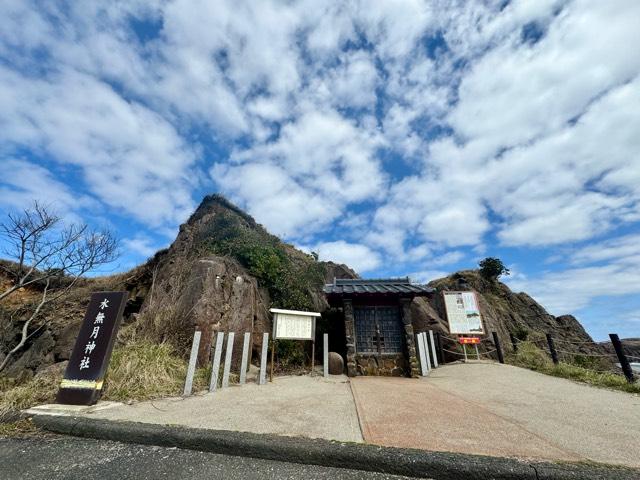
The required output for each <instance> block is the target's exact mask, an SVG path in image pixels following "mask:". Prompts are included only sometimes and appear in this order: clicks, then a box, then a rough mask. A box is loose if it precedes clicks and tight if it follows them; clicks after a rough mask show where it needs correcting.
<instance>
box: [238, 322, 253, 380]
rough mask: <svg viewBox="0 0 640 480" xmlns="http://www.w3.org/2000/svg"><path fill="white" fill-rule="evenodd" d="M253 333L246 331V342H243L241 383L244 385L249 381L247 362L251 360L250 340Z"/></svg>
mask: <svg viewBox="0 0 640 480" xmlns="http://www.w3.org/2000/svg"><path fill="white" fill-rule="evenodd" d="M250 339H251V334H250V333H249V332H246V333H245V334H244V342H243V344H242V362H241V363H240V385H244V384H245V382H246V381H247V362H248V360H249V340H250Z"/></svg>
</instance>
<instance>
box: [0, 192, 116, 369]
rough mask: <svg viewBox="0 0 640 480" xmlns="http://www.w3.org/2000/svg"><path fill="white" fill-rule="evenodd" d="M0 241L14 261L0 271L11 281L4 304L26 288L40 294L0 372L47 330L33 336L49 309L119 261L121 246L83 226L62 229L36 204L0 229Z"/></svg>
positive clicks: (0, 294)
mask: <svg viewBox="0 0 640 480" xmlns="http://www.w3.org/2000/svg"><path fill="white" fill-rule="evenodd" d="M0 239H2V240H3V241H2V243H0V245H3V247H4V249H3V253H4V255H7V256H8V259H9V260H10V261H9V262H0V270H3V271H4V273H5V275H6V276H8V277H9V279H10V283H9V285H8V286H7V287H5V288H4V289H3V290H0V302H2V300H4V299H5V298H7V297H8V296H10V295H11V294H13V293H15V292H17V291H19V290H21V289H23V288H25V287H28V286H31V287H34V288H37V289H38V290H40V291H41V294H40V295H39V297H38V298H39V300H38V301H37V303H35V304H34V306H33V307H32V308H31V309H29V310H27V312H28V313H27V315H28V317H27V319H26V321H25V323H24V324H23V325H22V333H21V335H20V340H19V341H18V343H17V345H15V346H14V347H13V348H10V349H9V351H8V352H7V353H6V356H5V357H4V359H3V360H2V362H1V363H0V372H1V371H2V370H4V368H5V367H6V366H7V365H8V364H9V361H10V360H11V358H12V356H13V355H14V354H15V353H16V352H17V351H18V350H20V349H21V348H22V347H23V346H24V345H25V344H26V342H27V341H28V340H29V339H30V338H31V337H33V336H34V335H36V334H37V333H38V332H39V331H41V330H42V329H43V328H44V327H45V326H46V322H45V323H43V324H42V325H40V326H39V327H38V328H37V329H36V330H34V331H32V332H31V333H29V327H30V325H31V324H32V322H33V321H34V320H35V319H36V317H38V315H39V314H40V312H41V311H42V308H43V307H44V306H45V304H48V303H52V302H55V301H56V300H58V299H59V298H61V297H63V296H64V295H65V294H66V293H67V292H69V290H70V289H71V288H72V287H73V286H74V285H75V284H76V282H77V281H78V279H80V278H81V277H82V276H83V275H85V274H86V273H88V272H90V271H92V270H94V269H95V268H96V267H98V266H100V265H103V264H106V263H109V262H112V261H113V260H115V258H117V247H118V242H117V240H116V238H115V237H114V236H113V234H112V233H111V232H110V231H108V230H102V231H93V230H90V229H89V227H88V226H87V225H85V224H68V225H63V224H62V221H61V219H60V217H58V216H57V215H56V214H55V213H53V212H52V211H51V210H50V209H49V208H48V207H46V206H43V205H41V204H39V203H38V202H34V204H33V206H32V207H30V208H26V209H25V210H23V211H22V212H21V213H19V214H9V215H8V218H7V220H6V221H5V222H4V223H1V224H0ZM23 307H24V306H23ZM14 313H15V312H14ZM13 316H14V315H10V318H9V319H8V321H9V322H12V321H13ZM0 320H1V321H3V322H5V321H6V319H2V318H0Z"/></svg>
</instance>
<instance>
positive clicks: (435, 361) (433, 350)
mask: <svg viewBox="0 0 640 480" xmlns="http://www.w3.org/2000/svg"><path fill="white" fill-rule="evenodd" d="M429 343H430V344H431V354H432V355H431V357H432V358H431V360H433V368H438V355H437V354H436V342H435V340H434V339H433V330H429Z"/></svg>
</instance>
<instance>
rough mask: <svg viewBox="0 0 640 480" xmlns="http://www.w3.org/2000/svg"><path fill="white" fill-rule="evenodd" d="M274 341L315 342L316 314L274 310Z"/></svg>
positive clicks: (272, 310)
mask: <svg viewBox="0 0 640 480" xmlns="http://www.w3.org/2000/svg"><path fill="white" fill-rule="evenodd" d="M269 311H270V312H271V313H273V338H274V340H285V339H286V340H312V341H313V340H315V334H316V318H317V317H319V316H320V314H319V313H316V312H301V311H298V310H281V309H279V308H272V309H271V310H269Z"/></svg>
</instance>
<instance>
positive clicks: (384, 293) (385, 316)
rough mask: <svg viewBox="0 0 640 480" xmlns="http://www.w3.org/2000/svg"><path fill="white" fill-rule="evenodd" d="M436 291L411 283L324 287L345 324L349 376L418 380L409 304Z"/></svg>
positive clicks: (347, 283) (354, 283)
mask: <svg viewBox="0 0 640 480" xmlns="http://www.w3.org/2000/svg"><path fill="white" fill-rule="evenodd" d="M433 292H434V289H433V288H431V287H429V286H427V285H418V284H413V283H411V282H410V281H409V278H390V279H379V280H363V279H355V280H354V279H334V281H333V283H330V284H327V285H325V287H324V293H325V295H326V297H327V300H328V302H329V305H330V307H332V310H333V311H336V312H341V315H340V313H338V315H339V316H341V317H342V319H343V321H344V338H345V344H346V345H345V353H346V364H347V375H348V376H350V377H353V376H356V375H393V376H402V375H408V376H417V375H418V374H419V372H418V362H417V359H416V350H415V342H414V338H415V337H414V333H413V325H412V323H411V302H412V301H413V299H414V298H415V297H418V296H427V295H430V294H432V293H433Z"/></svg>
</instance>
